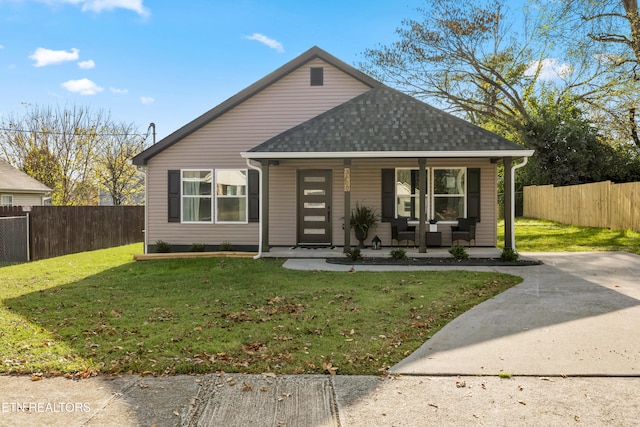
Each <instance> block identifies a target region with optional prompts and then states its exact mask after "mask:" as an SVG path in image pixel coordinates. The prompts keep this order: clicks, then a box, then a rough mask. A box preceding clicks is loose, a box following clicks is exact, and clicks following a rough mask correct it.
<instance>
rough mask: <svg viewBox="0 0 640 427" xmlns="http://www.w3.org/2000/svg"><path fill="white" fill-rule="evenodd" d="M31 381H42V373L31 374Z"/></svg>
mask: <svg viewBox="0 0 640 427" xmlns="http://www.w3.org/2000/svg"><path fill="white" fill-rule="evenodd" d="M31 381H42V375H31Z"/></svg>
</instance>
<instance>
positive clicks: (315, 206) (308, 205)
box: [304, 202, 325, 209]
mask: <svg viewBox="0 0 640 427" xmlns="http://www.w3.org/2000/svg"><path fill="white" fill-rule="evenodd" d="M304 207H305V209H323V208H324V207H325V204H324V202H317V203H315V202H305V203H304Z"/></svg>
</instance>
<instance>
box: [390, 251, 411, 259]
mask: <svg viewBox="0 0 640 427" xmlns="http://www.w3.org/2000/svg"><path fill="white" fill-rule="evenodd" d="M390 254H391V258H393V259H396V260H399V261H404V260H406V259H407V251H405V250H404V249H400V248H398V249H392V250H391V252H390Z"/></svg>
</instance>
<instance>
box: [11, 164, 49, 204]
mask: <svg viewBox="0 0 640 427" xmlns="http://www.w3.org/2000/svg"><path fill="white" fill-rule="evenodd" d="M51 191H52V190H51V189H50V188H49V187H47V186H46V185H44V184H43V183H41V182H40V181H37V180H35V179H34V178H32V177H30V176H29V175H27V174H26V173H24V172H22V171H21V170H19V169H16V168H14V167H13V166H11V165H10V164H9V163H7V162H6V161H5V160H3V159H0V206H41V205H44V204H45V201H46V199H47V198H48V197H49V195H50V194H51Z"/></svg>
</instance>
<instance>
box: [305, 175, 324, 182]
mask: <svg viewBox="0 0 640 427" xmlns="http://www.w3.org/2000/svg"><path fill="white" fill-rule="evenodd" d="M324 181H325V179H324V176H305V177H304V182H324Z"/></svg>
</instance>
